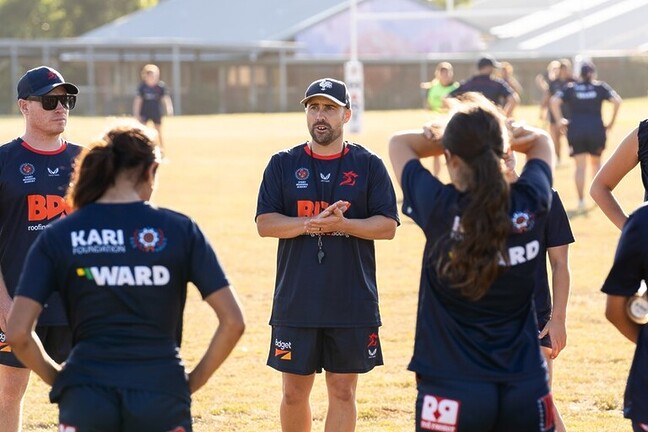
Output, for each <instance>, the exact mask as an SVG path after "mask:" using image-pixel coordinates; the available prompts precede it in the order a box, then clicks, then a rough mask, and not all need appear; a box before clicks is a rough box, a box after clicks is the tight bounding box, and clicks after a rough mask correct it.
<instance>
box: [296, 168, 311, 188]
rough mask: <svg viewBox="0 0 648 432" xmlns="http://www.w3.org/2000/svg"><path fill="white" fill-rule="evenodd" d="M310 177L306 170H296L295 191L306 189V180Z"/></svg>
mask: <svg viewBox="0 0 648 432" xmlns="http://www.w3.org/2000/svg"><path fill="white" fill-rule="evenodd" d="M309 177H310V171H309V170H308V168H304V167H302V168H297V170H296V171H295V178H296V179H297V184H296V185H295V186H297V189H304V188H307V187H308V182H307V181H306V180H308V178H309Z"/></svg>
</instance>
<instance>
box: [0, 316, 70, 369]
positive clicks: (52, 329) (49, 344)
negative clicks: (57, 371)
mask: <svg viewBox="0 0 648 432" xmlns="http://www.w3.org/2000/svg"><path fill="white" fill-rule="evenodd" d="M36 334H37V335H38V338H39V339H40V341H41V343H42V344H43V347H44V348H45V351H47V354H49V356H50V357H52V359H53V360H54V361H55V362H56V363H63V362H64V361H65V359H67V357H68V355H69V354H70V350H71V349H72V331H71V330H70V328H69V327H68V326H39V327H36ZM0 364H1V365H5V366H11V367H16V368H24V367H25V366H24V365H23V364H22V363H21V362H20V360H18V359H17V358H16V356H15V354H14V353H13V352H12V351H11V346H9V345H7V344H6V343H4V333H2V332H0Z"/></svg>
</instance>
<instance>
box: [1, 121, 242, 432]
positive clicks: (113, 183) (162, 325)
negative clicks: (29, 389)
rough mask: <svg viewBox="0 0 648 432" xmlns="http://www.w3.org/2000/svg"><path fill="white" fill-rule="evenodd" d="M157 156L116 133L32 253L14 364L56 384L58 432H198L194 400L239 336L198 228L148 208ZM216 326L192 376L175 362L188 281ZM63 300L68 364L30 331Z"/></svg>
mask: <svg viewBox="0 0 648 432" xmlns="http://www.w3.org/2000/svg"><path fill="white" fill-rule="evenodd" d="M159 162H160V152H159V150H158V149H157V147H156V146H155V144H154V143H153V140H152V139H151V138H149V137H148V136H147V135H146V133H145V132H144V131H143V130H142V129H140V128H133V127H115V128H113V129H111V130H110V131H109V132H108V133H107V134H106V136H105V137H104V139H103V140H102V141H100V142H98V143H96V144H95V145H94V146H93V147H92V148H91V149H90V150H89V151H88V152H86V153H85V154H84V155H83V157H82V158H80V160H79V161H78V162H77V163H76V170H75V175H74V179H73V182H72V186H71V189H70V192H69V197H68V199H69V201H70V204H71V206H72V207H73V209H74V212H73V213H72V214H70V215H69V216H67V217H66V218H64V219H62V220H60V221H58V222H57V223H54V224H52V226H50V227H49V228H48V229H47V230H46V231H44V232H43V233H42V234H41V235H40V236H39V238H38V239H37V241H36V243H35V244H34V245H33V246H32V248H31V249H30V252H29V255H28V257H27V261H26V264H25V269H30V268H31V269H38V271H29V270H27V271H24V272H23V273H22V276H21V279H20V282H19V286H18V288H17V290H16V300H15V303H14V307H13V309H12V312H11V315H10V317H9V322H8V328H9V331H8V332H7V333H8V335H9V341H10V343H12V344H13V345H14V350H15V352H16V354H17V355H18V356H19V358H20V359H21V360H22V361H23V362H24V363H25V365H27V366H28V367H29V368H31V369H32V370H34V372H36V374H38V376H40V377H41V378H42V379H43V380H44V381H45V382H46V383H47V384H49V385H51V386H52V391H51V393H50V400H51V401H52V402H55V403H58V405H59V422H60V424H59V428H60V430H65V431H67V430H75V431H79V432H81V431H121V432H139V431H178V432H188V431H191V429H192V425H191V412H190V405H191V398H190V394H191V393H194V392H195V391H196V390H198V389H199V388H200V387H202V386H203V385H204V384H205V383H206V382H207V380H208V379H209V377H210V376H211V375H212V374H213V373H214V372H215V371H216V369H217V368H218V367H219V366H220V365H221V364H222V363H223V362H224V361H225V359H226V358H227V357H228V355H229V354H230V352H231V351H232V349H233V348H234V346H235V345H236V343H237V341H238V340H239V338H240V337H241V334H242V333H243V329H244V322H243V315H242V312H241V309H240V307H239V305H238V302H237V300H236V296H235V294H234V292H233V290H232V289H231V288H230V287H229V282H228V280H227V278H226V276H225V274H224V272H223V270H222V268H221V266H220V264H219V261H218V259H217V257H216V254H215V253H214V251H213V249H212V247H211V246H210V244H209V242H208V240H207V239H206V238H205V236H204V234H203V233H202V232H201V230H200V228H199V227H198V226H197V225H196V223H195V222H194V221H192V220H191V219H190V218H188V217H187V216H185V215H182V214H180V213H177V212H174V211H171V210H167V209H162V208H158V207H155V206H153V205H151V204H150V203H149V202H148V200H149V199H150V198H151V195H152V193H153V190H154V188H155V179H156V172H157V168H158V165H159ZM189 282H192V283H193V284H194V285H195V286H196V287H197V288H198V290H199V291H200V294H201V296H202V298H203V299H204V300H205V301H206V302H207V304H209V306H211V308H212V309H213V310H214V312H215V315H216V317H217V318H218V327H217V329H216V331H215V332H214V334H213V336H212V339H211V341H210V343H209V346H208V347H207V350H206V351H205V353H204V354H203V356H202V358H201V359H200V361H199V362H198V364H197V365H196V367H195V368H194V369H193V370H192V371H191V372H188V373H186V372H185V367H184V364H183V362H182V360H181V359H180V356H179V354H178V353H179V346H180V341H181V337H182V335H181V330H179V329H182V316H183V310H184V305H185V302H186V296H187V284H188V283H189ZM53 292H60V294H61V298H62V299H63V304H64V306H65V310H66V312H67V315H68V317H69V320H70V326H71V328H72V330H73V332H74V347H73V350H72V353H71V354H70V356H69V357H68V358H67V360H66V361H65V365H64V366H62V365H61V364H59V363H60V361H55V360H53V359H52V358H51V357H50V356H48V355H47V353H46V352H45V351H43V349H42V347H40V345H39V343H38V340H37V339H35V338H34V336H33V333H32V332H31V329H32V326H33V325H34V323H35V322H36V320H37V318H38V315H39V314H40V313H41V311H42V310H43V304H44V302H45V300H46V299H47V298H48V297H49V296H50V295H51V293H53Z"/></svg>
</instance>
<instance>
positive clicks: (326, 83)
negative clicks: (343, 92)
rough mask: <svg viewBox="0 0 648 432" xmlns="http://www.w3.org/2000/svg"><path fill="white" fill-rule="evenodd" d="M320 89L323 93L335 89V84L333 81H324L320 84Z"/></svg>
mask: <svg viewBox="0 0 648 432" xmlns="http://www.w3.org/2000/svg"><path fill="white" fill-rule="evenodd" d="M320 88H321V89H322V91H326V89H330V88H333V83H332V82H331V81H322V82H321V83H320Z"/></svg>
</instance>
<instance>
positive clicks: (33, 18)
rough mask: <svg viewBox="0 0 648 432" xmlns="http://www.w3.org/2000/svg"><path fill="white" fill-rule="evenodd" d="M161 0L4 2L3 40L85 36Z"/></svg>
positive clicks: (0, 16)
mask: <svg viewBox="0 0 648 432" xmlns="http://www.w3.org/2000/svg"><path fill="white" fill-rule="evenodd" d="M157 3H158V0H111V1H106V0H83V1H79V0H0V38H19V39H55V38H62V37H75V36H79V35H82V34H84V33H86V32H88V31H90V30H92V29H95V28H97V27H99V26H101V25H103V24H106V23H109V22H111V21H114V20H115V19H117V18H119V17H122V16H124V15H127V14H129V13H131V12H135V11H137V10H139V9H143V8H147V7H151V6H154V5H156V4H157Z"/></svg>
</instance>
